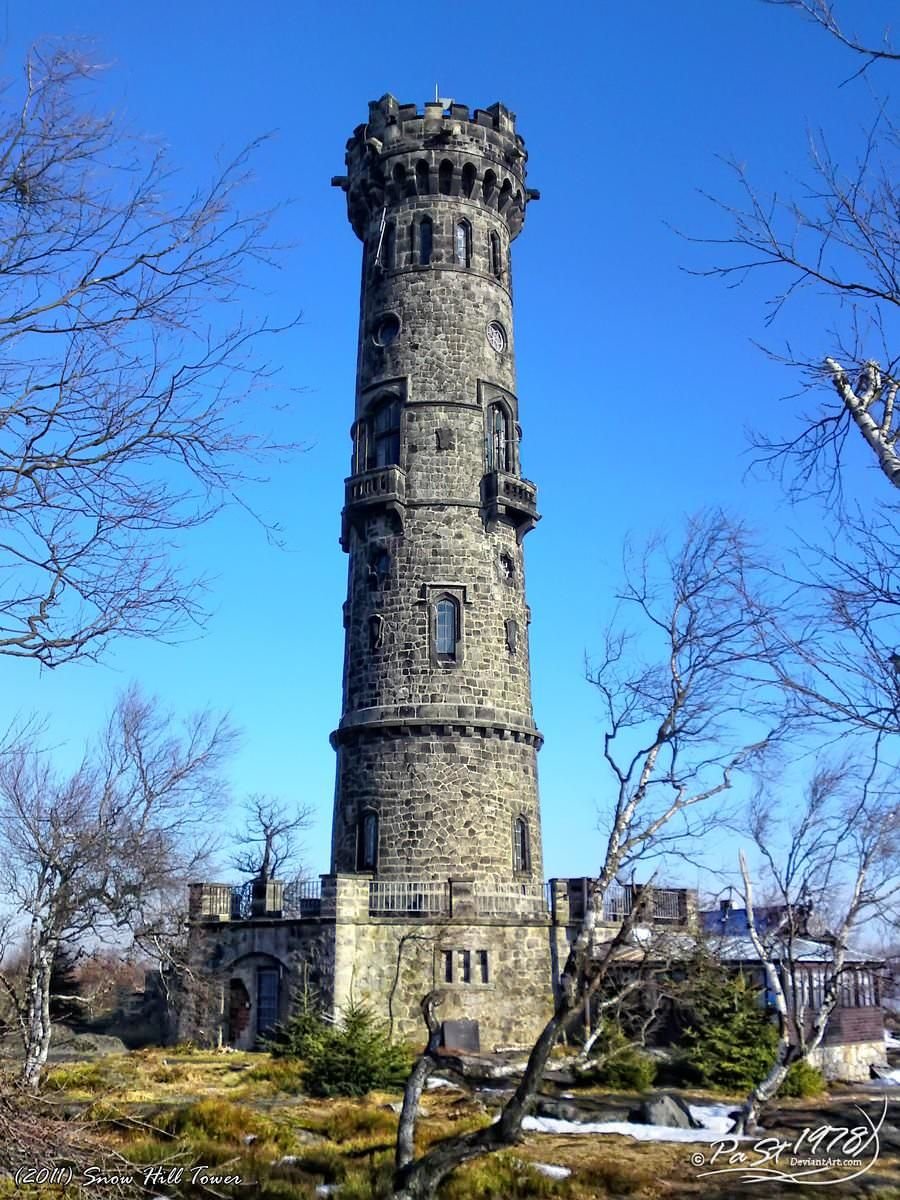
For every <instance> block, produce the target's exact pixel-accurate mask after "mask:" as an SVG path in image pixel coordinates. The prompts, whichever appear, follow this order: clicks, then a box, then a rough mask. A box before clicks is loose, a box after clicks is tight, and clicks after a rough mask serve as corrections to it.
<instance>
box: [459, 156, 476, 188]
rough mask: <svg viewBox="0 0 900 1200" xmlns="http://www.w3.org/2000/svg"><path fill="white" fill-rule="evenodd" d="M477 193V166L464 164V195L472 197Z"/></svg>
mask: <svg viewBox="0 0 900 1200" xmlns="http://www.w3.org/2000/svg"><path fill="white" fill-rule="evenodd" d="M474 191H475V164H474V163H464V164H463V169H462V194H463V195H464V196H471V195H472V193H473V192H474Z"/></svg>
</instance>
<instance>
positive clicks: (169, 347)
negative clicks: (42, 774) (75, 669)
mask: <svg viewBox="0 0 900 1200" xmlns="http://www.w3.org/2000/svg"><path fill="white" fill-rule="evenodd" d="M95 75H96V71H95V70H94V69H93V68H92V67H91V66H90V64H89V63H88V62H87V61H86V60H85V59H84V57H83V56H82V55H81V54H80V53H79V51H78V50H77V49H73V48H72V47H71V46H69V47H67V46H65V45H63V46H61V47H55V48H54V47H53V46H49V47H48V48H46V49H44V50H38V51H35V52H34V53H32V55H31V56H30V57H29V60H28V62H27V64H26V66H25V72H24V79H23V82H22V84H21V85H20V84H18V83H15V82H11V83H9V84H8V85H7V87H6V88H5V89H4V90H3V91H2V93H0V284H2V288H0V292H2V300H0V347H2V355H0V359H2V365H0V394H2V401H0V517H2V525H3V533H2V536H0V567H2V583H0V653H2V654H8V655H13V656H17V657H24V658H33V659H37V660H38V661H40V662H41V663H43V664H44V665H46V666H56V665H58V664H60V663H64V662H67V661H70V660H72V659H76V658H81V657H94V656H96V655H98V654H99V653H100V652H101V651H102V649H103V647H104V646H105V645H106V643H107V642H108V641H109V639H110V638H113V637H130V636H151V637H159V636H164V635H166V634H169V633H171V632H172V631H173V630H176V629H178V628H179V627H181V626H182V625H183V624H184V623H185V622H186V621H187V622H190V621H194V620H196V619H197V618H198V617H199V616H200V615H201V608H200V606H199V592H198V581H197V580H194V579H192V578H191V577H190V575H189V574H186V573H185V571H184V570H183V569H182V568H181V567H180V566H179V565H178V564H177V562H176V561H175V559H174V545H173V539H174V537H175V536H176V534H177V532H178V531H180V530H184V529H187V528H190V527H192V526H196V525H199V524H201V523H203V522H205V521H206V520H208V519H209V518H210V517H211V516H212V515H213V514H214V513H215V512H216V511H217V510H218V509H219V508H221V507H222V506H223V505H224V504H226V503H228V502H230V501H232V500H237V502H238V503H242V501H241V500H240V499H239V498H238V496H237V491H236V489H238V488H239V487H240V485H241V484H242V482H246V481H247V480H248V478H249V476H248V469H249V464H250V463H252V462H253V461H255V460H256V461H258V460H259V459H260V458H261V457H262V456H263V455H267V454H269V453H270V452H271V451H273V450H274V449H276V447H275V446H274V445H273V444H272V442H271V440H270V439H269V437H268V435H267V434H266V433H265V432H264V431H262V430H260V429H259V426H258V421H259V413H258V411H257V412H256V413H255V414H254V419H255V421H256V422H257V427H256V429H255V430H254V431H250V430H248V429H247V428H246V426H244V425H242V413H243V411H244V409H246V408H247V405H246V401H247V400H248V398H249V397H251V396H253V395H256V394H258V392H259V389H260V386H261V385H262V384H264V383H265V381H266V376H267V373H268V372H267V368H266V366H265V363H264V362H263V361H262V360H261V359H260V358H259V357H258V351H259V343H260V339H261V337H262V336H263V335H267V334H271V333H276V332H278V330H276V329H274V328H268V327H267V326H266V325H265V323H262V324H255V325H254V324H251V323H248V322H247V320H246V319H245V318H244V317H243V315H242V314H241V311H240V302H241V301H242V299H243V297H244V296H245V293H246V292H247V290H248V289H247V281H248V272H249V269H250V268H251V267H254V266H255V265H256V264H261V263H264V262H265V261H266V260H267V259H268V258H269V256H270V248H269V247H268V246H267V242H266V236H267V235H266V228H267V225H268V223H269V214H267V213H255V214H254V213H243V212H242V211H241V209H240V204H239V194H240V191H241V188H242V185H244V184H245V183H246V182H247V180H248V178H249V169H250V162H251V159H252V155H253V149H254V148H253V147H251V148H250V149H249V150H247V151H245V152H244V153H242V154H240V155H238V157H237V158H235V159H234V160H233V161H232V162H230V163H228V164H227V165H225V166H224V167H220V168H217V169H216V171H215V172H214V174H213V175H212V178H211V179H210V181H209V182H208V184H206V185H205V186H204V187H201V188H199V189H197V190H196V191H194V192H193V193H192V194H189V195H187V196H185V194H184V191H183V188H182V187H181V186H180V185H179V184H178V181H177V179H176V176H175V174H174V172H173V170H172V168H171V167H170V165H169V163H168V161H167V158H166V155H165V153H164V152H163V150H162V149H154V148H153V147H152V146H151V145H150V144H149V143H148V142H147V141H146V140H145V139H140V138H138V137H135V136H131V135H129V133H128V131H127V130H125V129H123V128H122V127H121V125H120V123H119V122H117V121H116V120H115V119H114V118H112V117H106V116H102V115H97V114H96V113H94V112H93V111H92V109H91V108H90V104H89V93H90V87H91V84H92V80H93V78H94V76H95ZM257 408H258V406H257ZM254 469H255V468H254Z"/></svg>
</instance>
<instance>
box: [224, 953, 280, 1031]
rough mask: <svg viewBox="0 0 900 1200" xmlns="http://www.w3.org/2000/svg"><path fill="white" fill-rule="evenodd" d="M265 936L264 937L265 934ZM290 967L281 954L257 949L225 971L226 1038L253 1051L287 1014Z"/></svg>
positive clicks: (233, 961)
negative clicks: (261, 1039)
mask: <svg viewBox="0 0 900 1200" xmlns="http://www.w3.org/2000/svg"><path fill="white" fill-rule="evenodd" d="M263 937H265V934H263ZM289 973H290V972H289V968H288V965H287V964H286V963H285V962H284V961H283V960H282V959H281V958H280V957H278V955H276V954H274V953H271V952H269V951H266V950H257V949H254V950H252V951H250V952H248V953H244V954H240V955H238V957H236V958H235V959H233V960H232V961H231V962H230V963H229V964H228V965H227V966H225V967H223V968H222V978H223V979H224V981H225V1013H224V1017H225V1030H224V1035H225V1039H226V1041H227V1042H228V1044H229V1045H232V1046H236V1047H237V1048H238V1049H240V1050H252V1049H253V1048H254V1047H255V1046H256V1045H258V1043H259V1040H260V1038H263V1037H266V1036H267V1035H268V1034H270V1033H271V1031H272V1028H273V1026H274V1025H275V1024H276V1023H277V1022H279V1021H281V1020H283V1019H284V1018H285V1016H286V1015H287V1011H288V1005H289V1002H290V989H289V987H288V986H287V981H288V976H289Z"/></svg>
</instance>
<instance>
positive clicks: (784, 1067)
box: [731, 1041, 800, 1134]
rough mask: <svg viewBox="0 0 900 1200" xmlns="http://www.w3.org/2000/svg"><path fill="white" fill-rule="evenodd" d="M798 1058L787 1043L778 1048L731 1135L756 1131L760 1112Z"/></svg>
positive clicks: (748, 1099) (792, 1047)
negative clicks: (772, 1061)
mask: <svg viewBox="0 0 900 1200" xmlns="http://www.w3.org/2000/svg"><path fill="white" fill-rule="evenodd" d="M799 1057H800V1056H799V1055H798V1053H797V1048H796V1047H795V1046H792V1045H791V1044H790V1043H789V1042H787V1041H782V1042H780V1043H779V1046H778V1054H777V1056H776V1058H775V1061H774V1063H772V1065H771V1067H770V1068H769V1073H768V1075H766V1077H765V1079H764V1080H763V1081H762V1082H761V1083H758V1084H757V1085H756V1087H755V1088H754V1089H753V1091H752V1092H751V1093H750V1095H749V1096H748V1097H747V1099H746V1100H745V1101H744V1103H743V1104H742V1105H741V1109H740V1114H739V1116H738V1118H737V1121H736V1122H735V1126H734V1129H732V1131H731V1132H732V1133H733V1134H743V1133H753V1132H754V1130H755V1129H756V1127H757V1125H756V1122H757V1119H758V1117H759V1113H760V1110H761V1109H762V1108H763V1107H764V1106H765V1105H766V1104H768V1103H769V1101H770V1100H771V1099H772V1098H773V1097H774V1096H775V1094H776V1093H777V1091H778V1089H779V1088H780V1087H781V1085H782V1084H783V1083H784V1078H785V1076H786V1075H787V1073H788V1071H789V1070H790V1069H791V1067H792V1066H793V1064H794V1063H795V1062H796V1061H797V1059H798V1058H799Z"/></svg>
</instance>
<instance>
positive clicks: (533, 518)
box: [481, 471, 541, 542]
mask: <svg viewBox="0 0 900 1200" xmlns="http://www.w3.org/2000/svg"><path fill="white" fill-rule="evenodd" d="M481 504H482V508H483V509H484V515H485V521H487V522H491V521H497V520H500V519H501V518H504V519H505V520H507V521H510V522H511V523H512V524H513V525H514V526H515V529H516V536H517V537H518V539H519V541H520V542H521V540H522V538H523V537H524V536H525V534H526V533H528V531H529V530H530V529H534V527H535V525H536V524H537V523H538V521H539V520H540V519H541V518H540V516H539V515H538V511H537V487H536V486H535V485H534V484H533V483H532V482H531V480H530V479H520V478H519V476H518V475H510V474H509V473H508V472H506V471H489V472H488V473H487V475H485V476H484V477H483V478H482V480H481Z"/></svg>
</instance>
